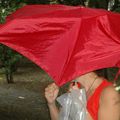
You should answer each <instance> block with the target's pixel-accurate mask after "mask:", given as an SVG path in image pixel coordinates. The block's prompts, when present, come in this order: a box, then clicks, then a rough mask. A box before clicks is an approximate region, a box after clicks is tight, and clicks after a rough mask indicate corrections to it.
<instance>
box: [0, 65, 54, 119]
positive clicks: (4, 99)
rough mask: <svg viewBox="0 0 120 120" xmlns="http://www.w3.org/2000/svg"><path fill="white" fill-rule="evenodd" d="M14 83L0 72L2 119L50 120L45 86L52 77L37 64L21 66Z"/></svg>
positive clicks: (0, 111) (0, 109)
mask: <svg viewBox="0 0 120 120" xmlns="http://www.w3.org/2000/svg"><path fill="white" fill-rule="evenodd" d="M14 81H15V83H14V84H7V83H6V81H5V77H4V75H3V73H2V72H0V120H50V117H49V111H48V108H47V104H46V100H45V98H44V89H45V87H46V86H47V85H48V84H49V83H50V82H52V80H51V78H50V77H49V76H48V75H47V74H46V73H45V72H44V71H43V70H41V69H40V68H38V67H37V66H35V65H33V66H27V67H19V69H18V70H17V72H16V73H15V74H14Z"/></svg>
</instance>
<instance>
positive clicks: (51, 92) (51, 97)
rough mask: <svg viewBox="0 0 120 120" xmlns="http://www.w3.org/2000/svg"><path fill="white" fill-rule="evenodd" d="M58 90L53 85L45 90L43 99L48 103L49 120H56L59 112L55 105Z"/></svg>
mask: <svg viewBox="0 0 120 120" xmlns="http://www.w3.org/2000/svg"><path fill="white" fill-rule="evenodd" d="M58 92H59V88H58V86H57V85H56V84H55V83H52V84H50V85H48V87H47V88H46V89H45V97H46V100H47V102H48V107H49V111H50V116H51V120H58V115H59V110H58V108H57V106H56V104H55V101H56V98H57V96H58Z"/></svg>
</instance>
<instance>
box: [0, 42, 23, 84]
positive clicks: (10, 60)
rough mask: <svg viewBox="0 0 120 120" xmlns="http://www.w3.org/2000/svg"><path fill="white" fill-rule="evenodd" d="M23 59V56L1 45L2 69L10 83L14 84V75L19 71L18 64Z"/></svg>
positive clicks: (0, 59) (0, 58)
mask: <svg viewBox="0 0 120 120" xmlns="http://www.w3.org/2000/svg"><path fill="white" fill-rule="evenodd" d="M21 57H22V56H21V55H20V54H18V53H17V52H16V51H13V50H12V49H10V48H8V47H7V46H4V45H2V44H0V61H1V64H2V67H3V68H4V72H5V75H6V80H7V82H8V83H14V81H13V73H14V72H15V71H16V70H17V66H16V64H17V62H18V61H19V60H20V58H21Z"/></svg>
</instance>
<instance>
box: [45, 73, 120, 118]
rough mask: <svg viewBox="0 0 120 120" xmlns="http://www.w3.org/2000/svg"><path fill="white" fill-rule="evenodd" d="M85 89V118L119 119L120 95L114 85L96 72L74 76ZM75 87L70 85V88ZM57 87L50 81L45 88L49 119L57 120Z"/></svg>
mask: <svg viewBox="0 0 120 120" xmlns="http://www.w3.org/2000/svg"><path fill="white" fill-rule="evenodd" d="M76 81H77V82H79V83H80V84H81V85H82V86H83V87H84V88H85V90H86V95H87V110H88V114H87V120H120V96H119V94H118V92H117V91H116V90H115V88H114V86H113V85H112V84H111V83H109V82H107V81H106V80H105V79H104V78H103V77H99V76H98V75H97V74H96V72H89V73H87V74H84V75H81V76H80V77H78V78H76ZM75 87H77V84H75V86H71V87H70V90H71V89H74V88H75ZM58 93H59V87H58V86H57V85H56V84H55V83H52V84H50V85H48V87H47V88H46V89H45V97H46V99H47V102H48V107H49V110H50V115H51V120H58V115H59V110H58V108H57V106H56V104H55V100H56V97H57V96H58Z"/></svg>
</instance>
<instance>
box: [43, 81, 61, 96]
mask: <svg viewBox="0 0 120 120" xmlns="http://www.w3.org/2000/svg"><path fill="white" fill-rule="evenodd" d="M56 91H57V92H58V91H59V87H58V86H57V85H56V84H55V83H52V84H50V85H48V86H47V87H46V88H45V96H47V97H54V96H57V95H55V94H57V92H56Z"/></svg>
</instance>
